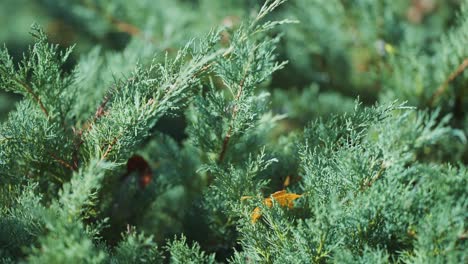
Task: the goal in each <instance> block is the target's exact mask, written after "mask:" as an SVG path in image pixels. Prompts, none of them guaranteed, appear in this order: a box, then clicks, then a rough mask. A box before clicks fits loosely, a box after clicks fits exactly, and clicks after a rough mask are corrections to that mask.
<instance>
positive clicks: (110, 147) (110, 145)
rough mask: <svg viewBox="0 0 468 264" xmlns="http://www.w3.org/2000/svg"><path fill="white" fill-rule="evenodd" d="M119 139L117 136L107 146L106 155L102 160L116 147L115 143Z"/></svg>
mask: <svg viewBox="0 0 468 264" xmlns="http://www.w3.org/2000/svg"><path fill="white" fill-rule="evenodd" d="M117 141H118V137H115V138H114V140H112V142H111V143H110V144H109V145H108V146H107V149H106V152H104V155H102V157H101V160H105V159H106V158H107V156H108V155H109V153H110V152H111V150H112V148H114V146H115V144H116V143H117Z"/></svg>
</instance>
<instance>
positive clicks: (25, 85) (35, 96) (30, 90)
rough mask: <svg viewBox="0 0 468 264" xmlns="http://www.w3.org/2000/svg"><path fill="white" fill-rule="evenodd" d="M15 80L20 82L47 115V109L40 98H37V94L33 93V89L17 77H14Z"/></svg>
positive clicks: (47, 115)
mask: <svg viewBox="0 0 468 264" xmlns="http://www.w3.org/2000/svg"><path fill="white" fill-rule="evenodd" d="M15 81H16V82H17V83H18V84H20V85H21V86H22V87H23V88H24V89H25V90H26V91H27V92H28V93H29V94H30V95H31V96H32V97H33V98H34V100H35V101H36V103H38V104H39V107H40V108H41V110H42V112H44V114H45V115H46V117H49V112H48V111H47V109H46V108H45V106H44V104H43V103H42V101H41V99H40V98H39V96H38V95H37V94H36V93H34V91H33V90H32V89H31V87H29V85H28V84H27V83H25V82H23V81H21V80H19V79H15Z"/></svg>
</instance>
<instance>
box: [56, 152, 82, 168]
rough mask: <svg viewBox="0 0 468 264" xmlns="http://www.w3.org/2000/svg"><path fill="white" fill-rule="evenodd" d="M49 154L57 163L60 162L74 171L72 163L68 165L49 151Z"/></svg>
mask: <svg viewBox="0 0 468 264" xmlns="http://www.w3.org/2000/svg"><path fill="white" fill-rule="evenodd" d="M50 156H52V158H54V160H55V161H57V162H58V163H60V164H62V165H63V166H65V167H67V168H68V169H70V170H72V171H75V170H76V169H75V167H73V166H72V165H70V163H68V162H66V161H64V160H63V159H61V158H59V157H57V156H56V155H55V154H54V153H50Z"/></svg>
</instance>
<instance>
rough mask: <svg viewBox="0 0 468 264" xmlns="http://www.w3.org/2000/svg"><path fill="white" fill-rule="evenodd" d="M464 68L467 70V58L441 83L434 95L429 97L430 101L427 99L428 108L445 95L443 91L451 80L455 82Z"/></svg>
mask: <svg viewBox="0 0 468 264" xmlns="http://www.w3.org/2000/svg"><path fill="white" fill-rule="evenodd" d="M466 68H468V58H467V59H465V60H464V61H463V62H462V63H461V64H460V65H459V66H458V67H457V69H455V71H453V72H452V73H451V74H450V75H449V77H448V78H447V80H445V82H444V83H442V84H441V85H440V86H439V87H438V88H437V90H436V91H435V92H434V94H433V95H432V96H431V99H429V105H430V106H433V105H434V103H435V101H436V99H437V98H438V97H439V96H441V95H442V94H443V93H445V91H446V90H447V88H448V85H449V84H450V82H452V81H453V80H455V78H457V77H458V76H459V75H460V74H461V73H463V71H464V70H466Z"/></svg>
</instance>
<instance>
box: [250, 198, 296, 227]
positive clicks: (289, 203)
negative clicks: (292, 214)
mask: <svg viewBox="0 0 468 264" xmlns="http://www.w3.org/2000/svg"><path fill="white" fill-rule="evenodd" d="M301 196H302V195H301V194H296V193H288V192H287V191H286V190H281V191H277V192H275V193H273V194H272V195H270V197H268V198H265V199H264V200H263V203H264V204H265V205H266V206H268V207H272V206H273V199H274V200H275V201H276V202H277V203H278V204H279V205H280V206H282V207H287V208H290V209H291V208H293V207H294V200H296V199H297V198H299V197H301ZM249 198H252V197H251V196H242V197H241V201H243V200H246V199H249ZM260 217H262V211H261V209H260V207H255V209H254V210H253V211H252V214H251V216H250V219H251V221H252V223H253V224H255V223H256V222H257V221H258V219H260Z"/></svg>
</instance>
